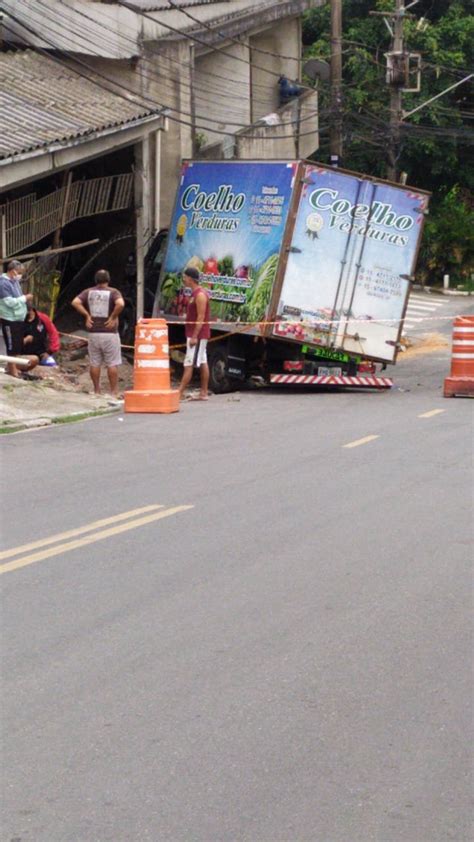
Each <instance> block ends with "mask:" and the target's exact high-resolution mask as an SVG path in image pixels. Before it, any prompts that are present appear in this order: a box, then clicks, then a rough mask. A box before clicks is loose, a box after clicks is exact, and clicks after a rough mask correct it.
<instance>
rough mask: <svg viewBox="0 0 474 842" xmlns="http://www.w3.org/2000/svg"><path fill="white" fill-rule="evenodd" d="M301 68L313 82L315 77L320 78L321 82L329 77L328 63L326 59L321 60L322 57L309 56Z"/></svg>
mask: <svg viewBox="0 0 474 842" xmlns="http://www.w3.org/2000/svg"><path fill="white" fill-rule="evenodd" d="M303 70H304V72H305V73H306V75H307V76H308V77H309V78H310V79H312V80H313V81H314V82H315V81H316V79H321V80H322V81H323V82H327V80H328V79H329V74H330V68H329V64H328V63H327V61H322V59H319V58H310V59H309V61H307V62H305V64H304V65H303Z"/></svg>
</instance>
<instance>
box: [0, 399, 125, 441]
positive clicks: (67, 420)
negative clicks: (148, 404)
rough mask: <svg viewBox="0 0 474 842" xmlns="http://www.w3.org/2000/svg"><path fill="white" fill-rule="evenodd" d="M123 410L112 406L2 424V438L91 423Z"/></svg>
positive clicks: (0, 424) (0, 428)
mask: <svg viewBox="0 0 474 842" xmlns="http://www.w3.org/2000/svg"><path fill="white" fill-rule="evenodd" d="M122 410H123V406H113V407H112V406H111V407H110V408H107V409H95V410H88V411H85V412H71V413H69V414H68V415H55V416H53V417H52V418H30V419H28V420H27V421H8V420H7V421H2V422H0V436H1V435H11V434H13V433H26V432H29V431H31V430H40V429H42V428H44V427H56V426H58V425H62V424H75V423H76V422H78V421H91V420H93V419H94V418H100V417H102V416H104V415H114V414H115V413H117V412H120V411H122Z"/></svg>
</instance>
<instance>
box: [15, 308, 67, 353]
mask: <svg viewBox="0 0 474 842" xmlns="http://www.w3.org/2000/svg"><path fill="white" fill-rule="evenodd" d="M60 345H61V343H60V339H59V333H58V331H57V330H56V328H55V326H54V325H53V323H52V321H51V319H50V318H49V316H47V315H46V313H40V312H38V310H35V308H34V307H31V306H30V307H28V312H27V314H26V318H25V323H24V336H23V349H22V353H23V356H24V355H27V356H28V358H29V359H30V361H31V364H30V368H34V367H35V366H36V365H38V363H39V365H46V366H54V365H56V360H55V359H54V357H53V356H51V355H52V354H54V353H55V352H56V351H59V348H60Z"/></svg>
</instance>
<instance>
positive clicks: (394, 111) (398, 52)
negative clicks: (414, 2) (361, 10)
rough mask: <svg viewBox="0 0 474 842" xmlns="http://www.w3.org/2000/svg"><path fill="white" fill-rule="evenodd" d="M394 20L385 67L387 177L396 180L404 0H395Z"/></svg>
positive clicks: (400, 115)
mask: <svg viewBox="0 0 474 842" xmlns="http://www.w3.org/2000/svg"><path fill="white" fill-rule="evenodd" d="M395 5H396V8H395V20H394V23H393V40H392V66H391V68H390V66H389V67H388V68H387V70H388V73H387V77H388V83H389V85H390V138H389V145H388V166H387V178H388V179H389V180H390V181H397V174H398V167H397V161H398V155H399V151H400V121H401V119H402V86H403V84H404V82H405V78H404V77H403V80H402V81H401V74H400V73H397V67H398V65H397V60H398V57H399V56H403V16H404V14H405V3H404V0H395Z"/></svg>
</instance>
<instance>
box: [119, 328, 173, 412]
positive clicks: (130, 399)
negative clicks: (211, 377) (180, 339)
mask: <svg viewBox="0 0 474 842" xmlns="http://www.w3.org/2000/svg"><path fill="white" fill-rule="evenodd" d="M124 398H125V412H166V413H168V412H178V410H179V391H178V390H177V389H172V388H171V377H170V355H169V342H168V326H167V324H166V322H165V320H164V319H140V321H139V322H138V323H137V326H136V328H135V360H134V366H133V390H131V391H129V392H125V395H124Z"/></svg>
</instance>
